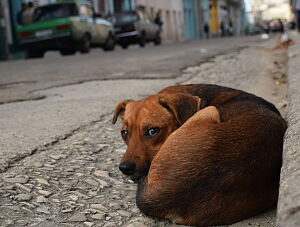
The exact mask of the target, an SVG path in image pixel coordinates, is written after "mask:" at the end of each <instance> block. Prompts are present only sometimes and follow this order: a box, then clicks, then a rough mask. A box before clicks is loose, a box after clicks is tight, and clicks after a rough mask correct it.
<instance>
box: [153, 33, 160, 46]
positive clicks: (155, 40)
mask: <svg viewBox="0 0 300 227" xmlns="http://www.w3.org/2000/svg"><path fill="white" fill-rule="evenodd" d="M160 44H161V37H160V35H159V34H158V35H157V36H156V37H155V39H154V45H156V46H158V45H160Z"/></svg>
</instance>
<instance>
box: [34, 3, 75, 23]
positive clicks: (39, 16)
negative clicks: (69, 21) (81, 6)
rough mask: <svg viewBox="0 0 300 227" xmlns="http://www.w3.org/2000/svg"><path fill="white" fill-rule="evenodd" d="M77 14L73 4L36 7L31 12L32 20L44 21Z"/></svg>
mask: <svg viewBox="0 0 300 227" xmlns="http://www.w3.org/2000/svg"><path fill="white" fill-rule="evenodd" d="M77 15H78V10H77V7H76V5H75V4H55V5H48V6H43V7H38V8H36V9H35V11H34V13H33V21H34V22H37V21H45V20H51V19H56V18H62V17H70V16H77Z"/></svg>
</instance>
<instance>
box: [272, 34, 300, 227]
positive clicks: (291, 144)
mask: <svg viewBox="0 0 300 227" xmlns="http://www.w3.org/2000/svg"><path fill="white" fill-rule="evenodd" d="M291 35H292V37H291V38H292V39H293V40H294V42H295V45H293V46H291V47H290V48H289V54H288V57H289V60H288V100H289V104H288V114H287V120H288V129H287V132H286V135H285V142H284V151H283V166H282V170H281V180H280V181H281V182H280V193H279V201H278V212H277V225H278V226H279V227H299V226H300V64H299V63H300V35H299V34H294V33H291Z"/></svg>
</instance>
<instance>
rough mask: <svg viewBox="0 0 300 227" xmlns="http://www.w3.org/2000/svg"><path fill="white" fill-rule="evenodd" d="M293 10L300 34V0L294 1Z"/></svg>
mask: <svg viewBox="0 0 300 227" xmlns="http://www.w3.org/2000/svg"><path fill="white" fill-rule="evenodd" d="M292 9H293V13H294V14H295V17H296V24H297V30H298V32H300V0H292Z"/></svg>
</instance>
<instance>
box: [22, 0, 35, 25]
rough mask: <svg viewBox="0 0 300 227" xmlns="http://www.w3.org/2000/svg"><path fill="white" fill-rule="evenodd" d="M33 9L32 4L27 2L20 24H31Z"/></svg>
mask: <svg viewBox="0 0 300 227" xmlns="http://www.w3.org/2000/svg"><path fill="white" fill-rule="evenodd" d="M33 12H34V7H33V3H32V2H28V3H27V6H26V8H25V10H24V12H23V14H22V24H23V25H27V24H31V23H32V22H33Z"/></svg>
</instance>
